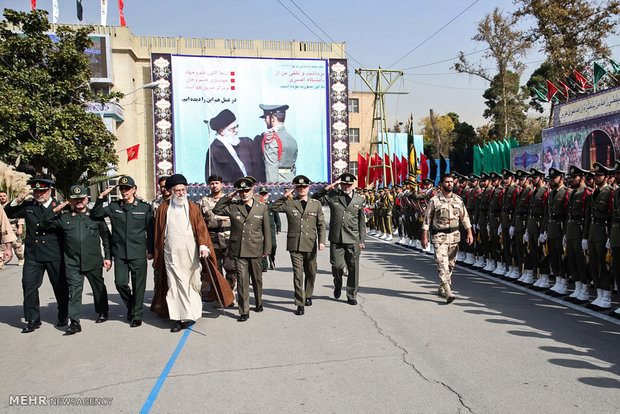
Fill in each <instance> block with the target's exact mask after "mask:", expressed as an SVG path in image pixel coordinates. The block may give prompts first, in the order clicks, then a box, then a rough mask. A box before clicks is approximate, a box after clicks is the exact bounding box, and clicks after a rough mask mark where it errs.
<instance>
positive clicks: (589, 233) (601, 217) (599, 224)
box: [581, 162, 614, 310]
mask: <svg viewBox="0 0 620 414" xmlns="http://www.w3.org/2000/svg"><path fill="white" fill-rule="evenodd" d="M593 167H594V175H595V177H594V182H595V184H596V189H595V190H594V192H593V193H592V196H591V200H590V203H589V204H588V208H587V210H586V222H585V228H584V230H583V234H584V239H583V240H582V241H581V242H582V247H583V250H584V251H587V252H588V256H589V265H590V275H591V277H592V280H593V281H594V286H595V287H596V299H595V300H594V301H593V302H592V303H590V304H589V305H588V307H590V308H593V309H596V310H606V309H610V308H611V287H612V286H611V275H610V274H609V268H608V266H607V262H606V260H605V259H606V256H607V249H606V248H605V244H606V243H607V239H608V238H609V225H610V221H611V217H612V203H613V193H614V191H613V188H611V186H610V185H609V184H607V178H608V176H609V175H611V174H612V171H614V170H612V169H611V168H607V167H605V166H604V165H603V164H601V163H598V162H596V163H594V165H593ZM586 237H587V238H586Z"/></svg>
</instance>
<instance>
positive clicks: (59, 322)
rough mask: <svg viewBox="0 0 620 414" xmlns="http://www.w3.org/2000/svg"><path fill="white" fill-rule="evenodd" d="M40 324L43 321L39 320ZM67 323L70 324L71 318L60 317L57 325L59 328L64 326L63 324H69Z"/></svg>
mask: <svg viewBox="0 0 620 414" xmlns="http://www.w3.org/2000/svg"><path fill="white" fill-rule="evenodd" d="M39 324H41V321H39ZM67 325H69V318H65V319H58V322H56V326H57V327H59V328H62V327H63V326H67Z"/></svg>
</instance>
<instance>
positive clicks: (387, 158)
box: [383, 154, 393, 187]
mask: <svg viewBox="0 0 620 414" xmlns="http://www.w3.org/2000/svg"><path fill="white" fill-rule="evenodd" d="M383 158H384V159H385V173H386V174H387V177H385V186H386V187H389V186H390V184H391V183H392V172H393V169H389V168H388V166H391V163H390V156H389V155H387V154H384V155H383Z"/></svg>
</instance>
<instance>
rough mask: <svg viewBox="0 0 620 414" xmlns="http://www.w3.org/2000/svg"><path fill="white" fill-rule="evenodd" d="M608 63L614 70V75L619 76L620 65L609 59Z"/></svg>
mask: <svg viewBox="0 0 620 414" xmlns="http://www.w3.org/2000/svg"><path fill="white" fill-rule="evenodd" d="M609 62H610V63H611V67H612V68H614V75H620V65H619V64H617V63H616V62H615V61H614V60H613V59H609Z"/></svg>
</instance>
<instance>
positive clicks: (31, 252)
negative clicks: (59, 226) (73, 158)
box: [5, 178, 69, 333]
mask: <svg viewBox="0 0 620 414" xmlns="http://www.w3.org/2000/svg"><path fill="white" fill-rule="evenodd" d="M28 184H29V185H30V186H31V187H32V189H33V200H26V201H24V200H25V198H26V196H27V195H28V194H22V195H20V196H19V197H17V198H16V199H15V200H13V201H12V202H11V203H10V204H8V205H7V206H6V207H5V212H6V214H7V216H8V217H9V218H23V219H24V220H25V222H26V243H25V244H26V251H25V253H24V259H25V261H24V269H23V273H22V288H23V291H24V318H25V319H26V322H27V323H26V326H25V327H24V328H23V329H22V332H23V333H29V332H33V331H34V330H35V329H37V328H39V327H40V326H41V314H40V312H39V288H40V287H41V283H43V273H44V272H47V275H48V276H49V279H50V282H51V284H52V288H53V289H54V296H55V297H56V302H57V303H58V323H57V324H56V326H58V327H63V326H67V325H68V324H69V320H68V318H67V315H68V304H69V290H68V288H67V279H66V277H65V266H64V263H63V253H62V246H61V243H60V239H61V237H62V236H61V234H60V231H59V230H52V231H48V230H42V229H40V228H39V224H40V221H41V218H42V217H43V214H44V213H45V210H47V209H48V208H52V209H53V208H55V207H56V206H57V205H58V204H59V203H58V201H56V199H55V198H54V197H52V188H53V186H54V181H53V180H48V179H44V178H35V179H32V180H28Z"/></svg>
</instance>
